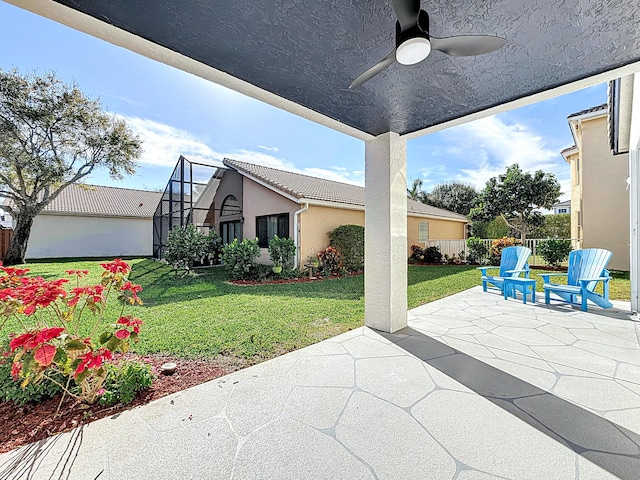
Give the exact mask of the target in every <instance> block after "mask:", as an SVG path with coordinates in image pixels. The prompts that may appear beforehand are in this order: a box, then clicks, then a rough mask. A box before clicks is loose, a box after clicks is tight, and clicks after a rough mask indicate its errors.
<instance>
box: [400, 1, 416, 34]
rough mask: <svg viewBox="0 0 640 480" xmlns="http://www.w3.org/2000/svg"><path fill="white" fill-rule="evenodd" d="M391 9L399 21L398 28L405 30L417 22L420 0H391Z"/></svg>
mask: <svg viewBox="0 0 640 480" xmlns="http://www.w3.org/2000/svg"><path fill="white" fill-rule="evenodd" d="M393 10H394V11H395V12H396V17H398V22H400V28H401V29H402V31H405V30H406V29H407V28H410V27H413V26H414V25H416V24H417V23H418V14H419V13H420V0H393Z"/></svg>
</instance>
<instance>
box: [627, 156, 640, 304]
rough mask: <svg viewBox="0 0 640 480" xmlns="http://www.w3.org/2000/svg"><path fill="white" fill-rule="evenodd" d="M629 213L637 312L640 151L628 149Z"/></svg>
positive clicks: (630, 273)
mask: <svg viewBox="0 0 640 480" xmlns="http://www.w3.org/2000/svg"><path fill="white" fill-rule="evenodd" d="M629 180H630V182H629V213H630V215H631V218H630V222H629V231H630V232H631V238H630V242H629V244H630V247H631V249H630V252H629V253H630V255H629V275H630V278H631V311H632V312H634V313H636V312H638V305H639V303H640V298H639V296H638V295H639V293H640V292H639V291H638V288H639V282H638V279H639V276H640V272H639V271H638V269H639V268H640V263H639V262H638V255H639V253H640V235H639V233H640V232H639V231H638V228H640V223H639V214H640V185H639V183H640V150H638V149H631V148H629Z"/></svg>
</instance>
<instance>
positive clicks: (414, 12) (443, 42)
mask: <svg viewBox="0 0 640 480" xmlns="http://www.w3.org/2000/svg"><path fill="white" fill-rule="evenodd" d="M392 3H393V9H394V11H395V12H396V17H398V21H397V22H396V48H394V49H393V51H392V52H391V53H390V54H389V55H387V56H386V57H384V58H383V59H382V60H380V61H379V62H378V63H377V64H376V65H374V66H373V67H371V68H370V69H369V70H367V71H365V72H364V73H362V74H361V75H360V76H359V77H358V78H356V79H355V80H354V81H353V83H352V84H351V85H349V89H352V88H355V87H359V86H360V85H362V84H363V83H365V82H366V81H368V80H371V79H372V78H373V77H375V76H376V75H377V74H379V73H380V72H382V71H383V70H384V69H385V68H387V67H388V66H389V65H392V64H393V63H395V62H398V63H401V64H403V65H414V64H416V63H418V62H421V61H422V60H424V59H425V58H427V56H428V55H429V54H430V53H431V50H439V51H440V52H444V53H446V54H447V55H453V56H454V57H467V56H472V55H482V54H483V53H489V52H493V51H494V50H498V49H499V48H502V47H503V46H504V44H505V43H506V40H505V39H504V38H500V37H495V36H490V35H458V36H455V37H446V38H436V37H433V36H431V35H430V34H429V15H428V14H427V12H425V11H424V10H421V9H420V0H393V2H392Z"/></svg>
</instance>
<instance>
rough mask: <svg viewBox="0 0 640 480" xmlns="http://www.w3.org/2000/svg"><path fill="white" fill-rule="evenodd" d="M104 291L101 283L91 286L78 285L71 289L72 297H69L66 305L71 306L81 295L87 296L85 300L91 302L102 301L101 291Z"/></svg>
mask: <svg viewBox="0 0 640 480" xmlns="http://www.w3.org/2000/svg"><path fill="white" fill-rule="evenodd" d="M103 291H104V287H103V286H102V285H94V286H92V287H78V288H73V289H71V293H72V294H73V295H74V297H73V298H71V299H69V302H68V305H69V306H70V307H73V306H74V305H76V304H77V303H78V301H79V300H80V297H82V295H86V296H87V300H89V301H91V302H93V303H100V302H103V301H104V296H103V294H102V292H103Z"/></svg>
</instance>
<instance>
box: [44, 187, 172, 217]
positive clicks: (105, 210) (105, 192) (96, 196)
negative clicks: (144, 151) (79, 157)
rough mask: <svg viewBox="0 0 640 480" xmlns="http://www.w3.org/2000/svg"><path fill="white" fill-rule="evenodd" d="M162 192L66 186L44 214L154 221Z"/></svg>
mask: <svg viewBox="0 0 640 480" xmlns="http://www.w3.org/2000/svg"><path fill="white" fill-rule="evenodd" d="M161 197H162V192H151V191H148V190H134V189H131V188H119V187H105V186H101V185H69V186H68V187H67V188H65V189H64V190H62V192H60V194H59V195H58V196H57V197H56V198H55V199H54V200H53V201H52V202H51V203H50V204H49V205H47V206H46V207H44V210H43V213H62V214H64V213H68V214H76V215H77V214H84V215H106V216H111V217H144V218H146V217H153V213H154V212H155V209H156V207H157V206H158V203H159V202H160V198H161Z"/></svg>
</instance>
